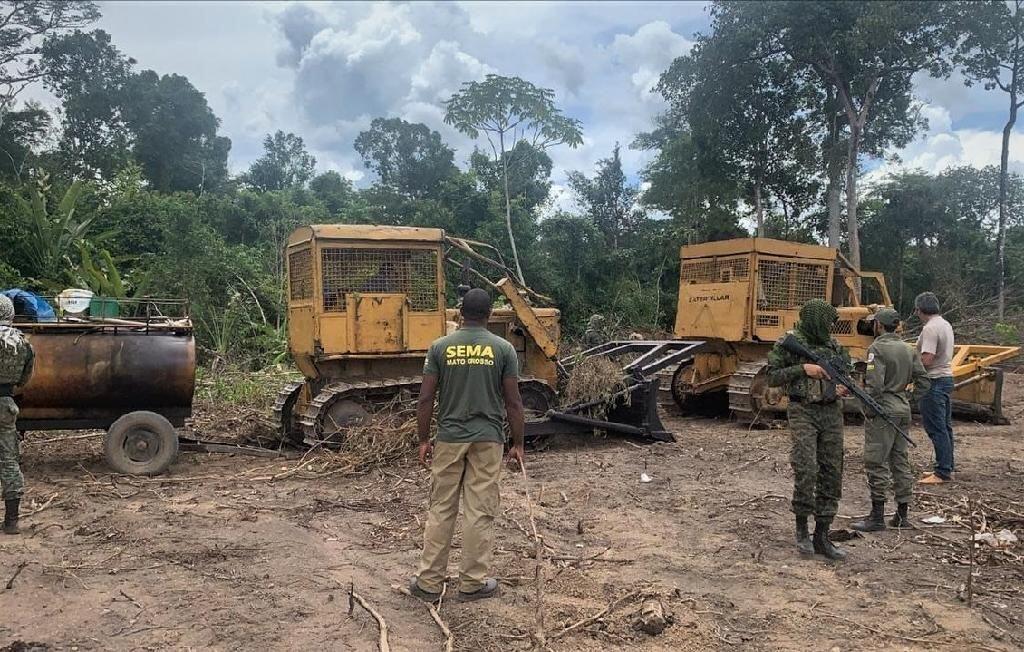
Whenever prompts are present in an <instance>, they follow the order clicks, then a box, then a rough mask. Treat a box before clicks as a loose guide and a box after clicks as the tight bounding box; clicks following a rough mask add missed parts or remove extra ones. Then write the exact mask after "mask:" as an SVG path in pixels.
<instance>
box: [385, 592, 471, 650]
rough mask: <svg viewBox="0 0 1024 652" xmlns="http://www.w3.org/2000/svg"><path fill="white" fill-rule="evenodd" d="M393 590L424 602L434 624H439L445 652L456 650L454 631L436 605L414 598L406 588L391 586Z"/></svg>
mask: <svg viewBox="0 0 1024 652" xmlns="http://www.w3.org/2000/svg"><path fill="white" fill-rule="evenodd" d="M391 588H393V589H394V590H396V591H398V592H399V593H401V594H402V595H407V596H409V597H410V598H412V599H413V600H416V601H418V602H423V605H424V606H426V608H427V611H429V612H430V617H431V618H433V619H434V622H435V623H437V626H438V628H440V630H441V633H442V634H444V650H445V652H452V651H453V650H454V649H455V637H454V636H452V630H450V629H448V625H447V624H446V623H445V622H444V620H443V619H442V618H441V614H440V613H439V612H438V610H437V608H436V607H435V606H434V605H432V604H430V603H429V602H424V601H422V600H420V599H419V598H417V597H416V596H414V595H413V594H412V591H410V590H409V589H407V588H405V587H404V586H398V585H395V584H393V585H392V586H391Z"/></svg>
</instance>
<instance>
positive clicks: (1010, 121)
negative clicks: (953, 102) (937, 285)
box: [947, 0, 1024, 319]
mask: <svg viewBox="0 0 1024 652" xmlns="http://www.w3.org/2000/svg"><path fill="white" fill-rule="evenodd" d="M1022 7H1024V0H1011V1H1010V2H1006V1H1005V0H988V1H985V2H957V3H953V4H951V5H949V6H948V7H947V9H948V10H950V11H951V12H952V14H953V21H952V25H953V35H952V38H954V39H955V40H956V42H958V44H959V45H958V48H957V51H956V54H955V55H954V62H955V63H956V64H957V65H958V66H959V67H960V68H961V70H962V71H963V73H964V82H965V83H966V84H967V85H968V86H971V85H973V84H982V85H983V86H984V87H985V89H986V90H995V89H997V88H998V89H999V90H1001V91H1002V92H1004V93H1006V94H1007V101H1008V105H1009V106H1008V110H1007V117H1006V124H1005V125H1003V142H1002V149H1001V150H1000V153H999V222H998V225H997V229H996V252H997V254H996V258H997V260H998V267H999V272H998V273H999V290H998V292H999V299H998V313H999V319H1002V318H1003V315H1004V314H1005V311H1006V220H1007V213H1008V208H1007V196H1008V190H1007V189H1008V185H1007V184H1008V178H1009V161H1010V135H1011V134H1012V133H1013V127H1014V125H1015V124H1016V123H1017V112H1018V111H1019V110H1020V108H1021V106H1024V16H1022V13H1021V9H1022Z"/></svg>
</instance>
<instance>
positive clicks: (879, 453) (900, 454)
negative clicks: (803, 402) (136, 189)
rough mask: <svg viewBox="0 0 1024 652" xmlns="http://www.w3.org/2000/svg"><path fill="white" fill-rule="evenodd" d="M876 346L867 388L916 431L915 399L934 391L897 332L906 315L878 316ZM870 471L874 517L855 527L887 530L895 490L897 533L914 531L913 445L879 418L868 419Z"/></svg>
mask: <svg viewBox="0 0 1024 652" xmlns="http://www.w3.org/2000/svg"><path fill="white" fill-rule="evenodd" d="M872 321H873V322H874V330H875V341H874V342H872V344H871V346H870V347H868V359H867V369H866V372H865V375H864V387H865V389H867V391H868V393H869V394H871V397H872V398H874V399H875V400H876V401H878V403H879V405H881V406H882V408H883V409H884V410H885V411H886V413H887V414H888V415H889V416H890V417H891V418H892V419H893V420H894V421H895V422H896V423H897V424H899V426H900V427H901V428H903V430H904V431H906V430H909V429H910V396H909V392H908V391H907V387H908V386H909V385H911V384H913V386H914V394H915V395H917V396H920V395H922V394H924V393H925V392H927V391H928V388H929V387H930V385H931V381H929V379H928V372H926V371H925V369H924V365H923V364H921V356H920V354H919V353H918V352H917V349H915V348H914V347H912V346H911V345H909V344H907V343H906V342H904V341H903V340H902V339H901V338H900V336H899V335H897V334H896V329H897V328H898V327H899V325H900V315H899V313H898V312H896V311H895V310H893V309H891V308H884V309H882V310H879V311H878V312H877V313H875V314H874V315H873V319H872ZM864 470H865V472H867V476H868V488H869V489H870V490H871V514H870V515H868V516H867V517H866V518H864V519H861V520H859V521H855V522H854V523H853V524H852V525H851V526H850V527H852V528H853V529H854V530H859V531H861V532H875V531H878V530H884V529H885V498H886V495H887V494H888V493H889V488H890V487H892V489H893V493H894V494H895V497H896V515H895V516H894V517H893V519H892V520H891V521H890V522H889V524H890V525H892V526H893V527H901V528H902V527H910V518H909V516H908V510H909V509H910V499H911V498H912V497H913V495H914V469H913V467H912V466H911V464H910V457H909V455H907V440H906V439H904V438H903V437H901V436H900V435H898V434H897V433H896V432H895V431H894V430H893V429H892V427H891V426H889V424H887V423H885V422H884V421H883V420H882V418H881V417H879V416H877V415H865V419H864Z"/></svg>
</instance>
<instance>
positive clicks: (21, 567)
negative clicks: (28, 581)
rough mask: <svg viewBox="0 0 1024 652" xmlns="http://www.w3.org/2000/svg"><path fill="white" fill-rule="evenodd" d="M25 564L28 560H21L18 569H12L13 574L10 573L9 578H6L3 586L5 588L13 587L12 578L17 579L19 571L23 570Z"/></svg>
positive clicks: (26, 564)
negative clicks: (5, 584)
mask: <svg viewBox="0 0 1024 652" xmlns="http://www.w3.org/2000/svg"><path fill="white" fill-rule="evenodd" d="M26 566H28V562H27V561H23V562H21V563H20V564H18V569H17V570H16V571H14V575H11V579H9V580H7V586H6V587H4V588H6V589H7V590H8V591H10V590H11V589H13V588H14V580H16V579H18V576H19V575H21V571H23V570H25V567H26Z"/></svg>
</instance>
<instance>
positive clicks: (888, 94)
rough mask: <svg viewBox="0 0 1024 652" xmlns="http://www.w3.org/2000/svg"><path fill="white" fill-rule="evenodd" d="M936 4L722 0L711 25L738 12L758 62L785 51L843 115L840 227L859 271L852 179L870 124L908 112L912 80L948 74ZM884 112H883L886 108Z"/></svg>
mask: <svg viewBox="0 0 1024 652" xmlns="http://www.w3.org/2000/svg"><path fill="white" fill-rule="evenodd" d="M941 5H942V3H941V2H932V1H922V2H909V3H908V2H896V1H882V0H879V1H877V2H819V3H807V2H797V1H791V0H787V1H784V2H773V3H768V4H753V3H746V2H738V1H735V0H728V1H726V2H720V3H719V4H718V5H717V6H716V8H715V12H716V16H717V18H716V21H719V20H721V19H722V17H723V16H727V15H729V14H732V13H734V12H735V13H736V14H737V15H738V17H739V18H740V19H741V20H740V22H741V23H743V24H745V25H748V26H751V27H754V28H756V29H759V30H762V31H761V42H762V44H763V45H762V49H761V55H762V56H771V55H773V54H774V53H777V52H783V53H785V54H786V55H787V56H788V57H790V58H791V59H792V60H793V61H794V62H795V63H797V64H800V65H802V66H804V68H805V69H806V71H807V73H808V74H813V75H816V76H817V77H818V78H819V79H820V81H821V82H822V83H823V84H824V85H825V87H831V88H832V89H834V90H835V95H836V98H837V100H838V104H839V107H840V108H841V109H842V111H843V113H844V114H845V116H846V128H847V130H848V134H847V136H848V139H847V161H846V200H847V201H846V220H847V234H848V240H849V247H850V259H851V262H853V264H854V265H855V266H857V267H859V266H860V235H859V225H858V221H857V202H858V197H857V172H858V160H859V156H860V154H861V153H862V146H863V144H864V140H865V134H866V133H867V131H868V130H869V125H870V123H871V121H872V120H874V119H876V118H877V116H879V114H881V113H884V112H885V111H886V110H887V109H890V110H891V109H892V107H893V106H899V107H907V108H909V107H910V98H911V92H912V81H911V79H912V77H913V75H914V74H915V73H917V72H920V71H927V72H928V73H930V74H932V75H935V76H942V75H948V74H949V70H950V64H949V61H948V59H947V57H946V56H945V55H946V54H947V50H948V46H949V43H948V41H947V40H946V38H945V35H944V30H943V29H942V27H943V26H944V15H943V11H942V7H941ZM887 104H888V105H890V106H888V107H887V106H885V105H887Z"/></svg>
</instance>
